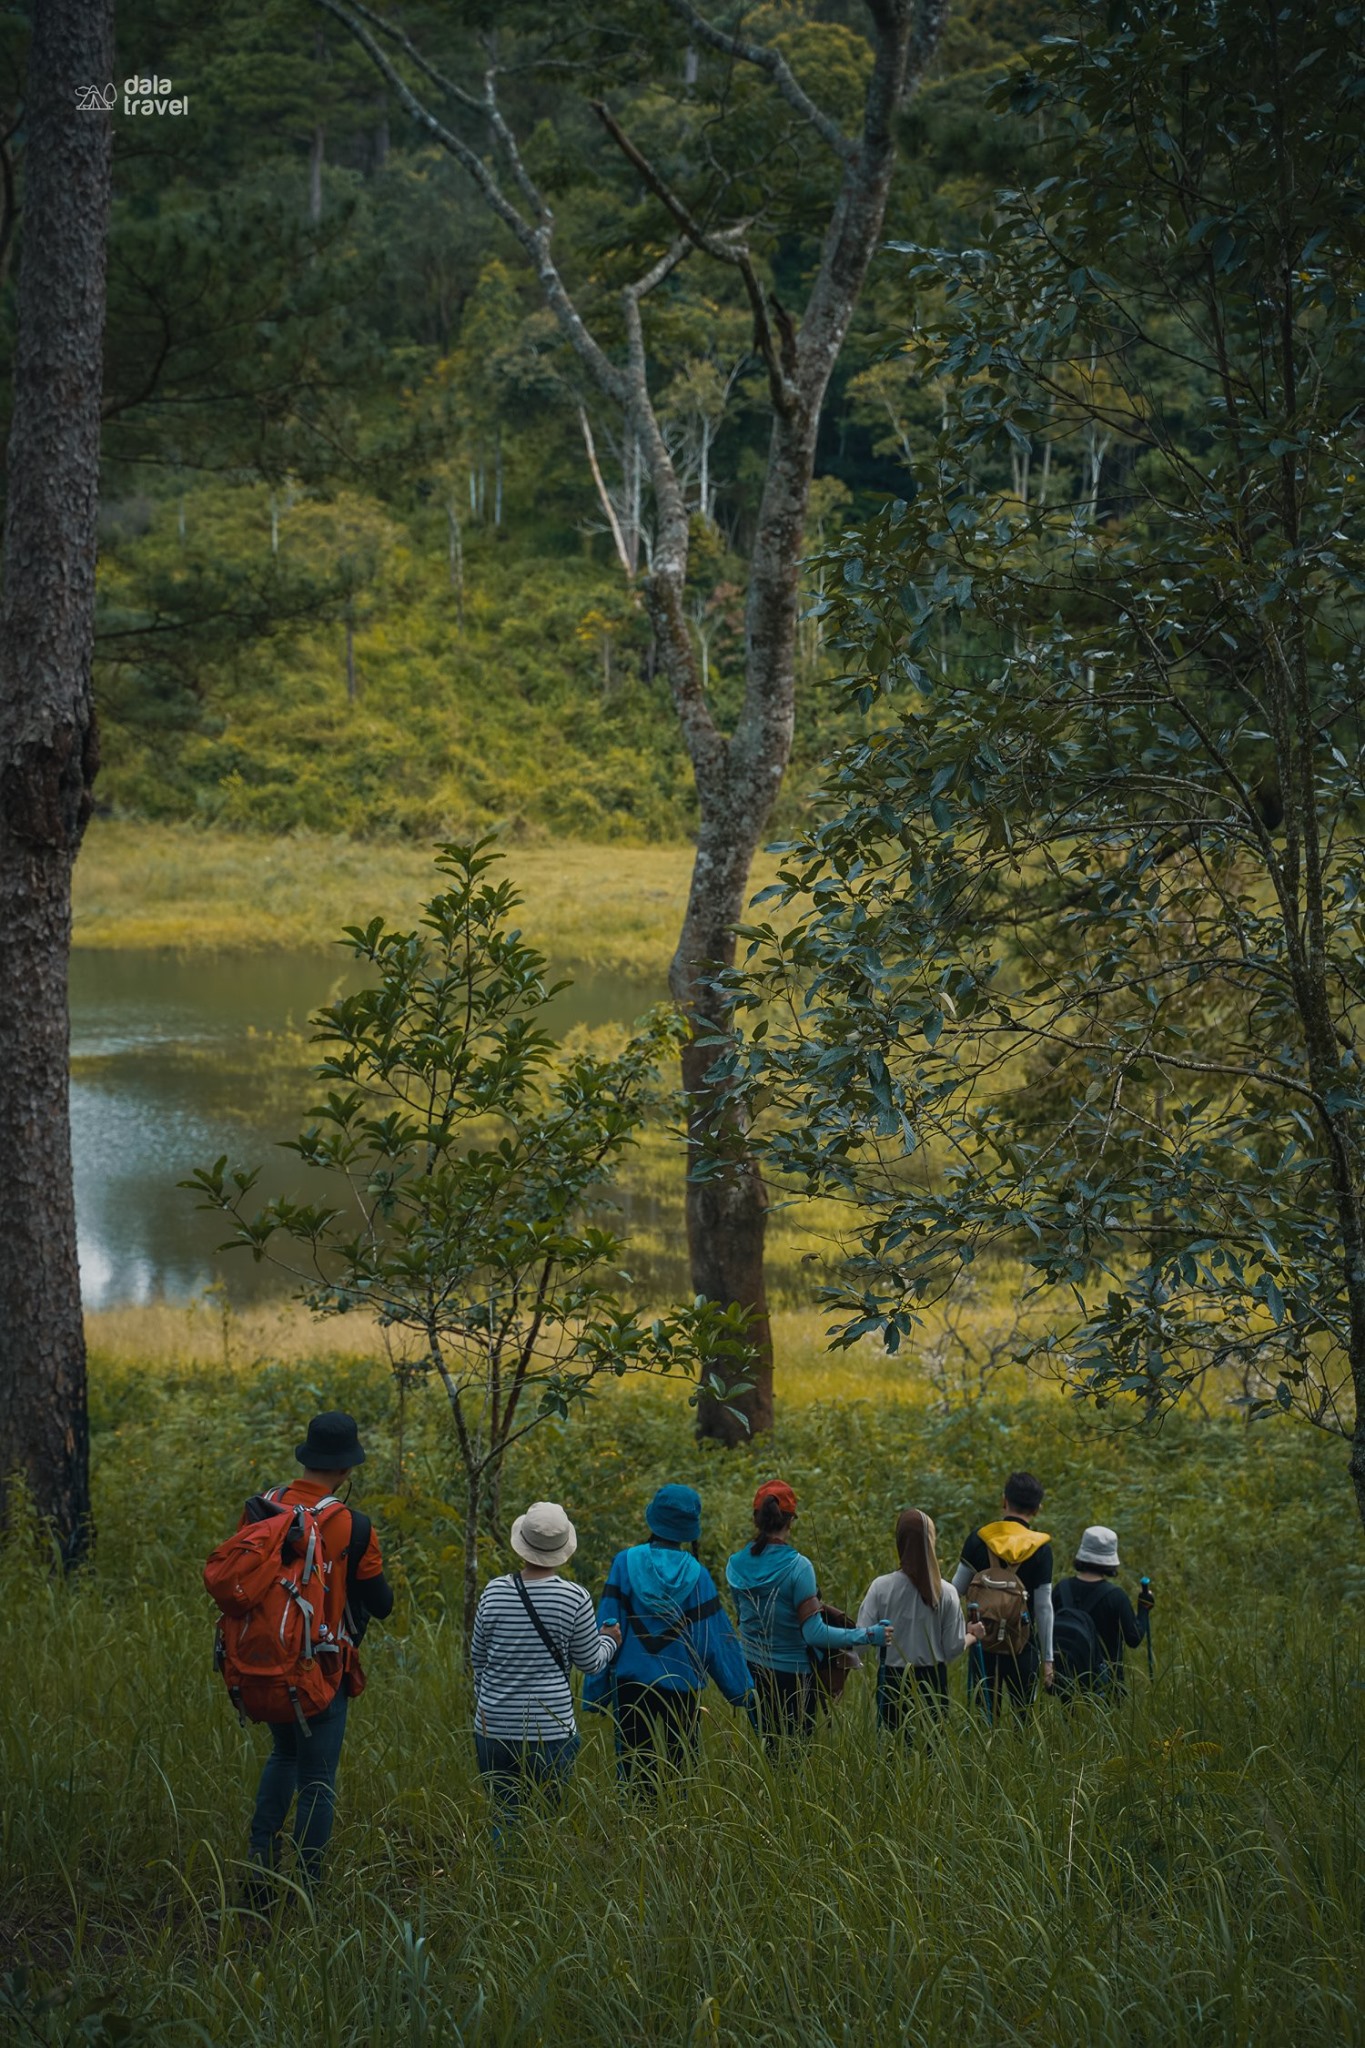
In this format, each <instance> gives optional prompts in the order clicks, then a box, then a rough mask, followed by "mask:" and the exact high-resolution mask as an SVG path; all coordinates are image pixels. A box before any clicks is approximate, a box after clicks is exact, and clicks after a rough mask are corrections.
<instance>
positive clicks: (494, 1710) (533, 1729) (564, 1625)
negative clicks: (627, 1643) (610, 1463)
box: [470, 1500, 621, 1820]
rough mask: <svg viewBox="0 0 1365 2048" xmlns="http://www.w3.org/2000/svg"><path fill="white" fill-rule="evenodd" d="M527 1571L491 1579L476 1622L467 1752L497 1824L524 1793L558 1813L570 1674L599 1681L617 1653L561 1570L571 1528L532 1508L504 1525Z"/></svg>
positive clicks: (581, 1592) (573, 1738)
mask: <svg viewBox="0 0 1365 2048" xmlns="http://www.w3.org/2000/svg"><path fill="white" fill-rule="evenodd" d="M511 1543H512V1548H513V1550H515V1551H516V1553H517V1556H518V1557H520V1558H523V1559H524V1560H525V1563H524V1565H523V1567H522V1569H521V1571H519V1572H507V1573H504V1574H503V1576H502V1577H501V1578H496V1579H490V1580H489V1582H488V1584H487V1585H486V1586H485V1587H484V1589H483V1592H482V1594H481V1595H480V1597H479V1606H478V1612H477V1613H476V1615H475V1617H474V1641H473V1645H472V1648H471V1651H470V1661H471V1663H472V1665H473V1667H474V1707H475V1728H474V1748H475V1753H476V1755H477V1757H478V1764H479V1770H480V1771H481V1773H482V1774H483V1777H484V1779H485V1781H486V1782H487V1785H488V1790H489V1793H490V1795H491V1797H492V1800H493V1805H494V1808H495V1811H496V1813H497V1815H498V1818H499V1819H500V1820H513V1819H515V1818H516V1814H517V1811H518V1809H519V1807H520V1804H521V1800H522V1797H523V1795H524V1793H525V1791H526V1790H527V1787H528V1786H530V1785H542V1786H543V1787H544V1788H545V1792H546V1795H547V1797H548V1798H549V1799H550V1800H551V1801H552V1802H553V1803H555V1804H557V1803H558V1801H559V1799H560V1796H561V1794H562V1792H563V1789H564V1785H565V1783H566V1781H567V1779H568V1777H569V1775H570V1773H571V1772H572V1770H573V1765H574V1758H575V1757H576V1756H577V1754H578V1728H577V1725H576V1723H575V1721H574V1711H573V1694H572V1693H571V1692H570V1690H569V1672H570V1670H571V1668H572V1667H573V1666H575V1665H576V1666H577V1667H578V1669H579V1670H580V1671H587V1672H594V1671H603V1670H605V1669H606V1667H607V1665H608V1664H610V1662H611V1660H612V1658H613V1657H614V1656H615V1655H616V1652H617V1650H618V1649H619V1648H620V1646H621V1631H620V1630H619V1629H618V1628H604V1629H599V1628H598V1626H597V1622H596V1620H595V1618H594V1615H593V1601H592V1595H591V1594H590V1593H589V1592H588V1591H587V1589H586V1588H585V1587H583V1586H576V1585H574V1583H573V1581H572V1580H571V1579H561V1578H560V1576H559V1569H558V1568H559V1566H560V1565H562V1564H567V1563H568V1561H569V1559H570V1558H571V1557H572V1556H573V1554H574V1551H575V1550H576V1549H577V1548H578V1537H577V1536H576V1534H575V1533H574V1526H573V1523H572V1522H571V1521H570V1520H569V1518H568V1516H567V1515H566V1514H565V1512H564V1510H563V1508H562V1507H560V1506H559V1505H558V1504H557V1503H556V1502H554V1501H548V1500H538V1501H536V1502H534V1503H533V1504H532V1506H530V1507H529V1508H528V1509H527V1510H526V1513H525V1514H524V1515H518V1517H517V1519H516V1521H515V1522H514V1523H513V1524H512V1536H511Z"/></svg>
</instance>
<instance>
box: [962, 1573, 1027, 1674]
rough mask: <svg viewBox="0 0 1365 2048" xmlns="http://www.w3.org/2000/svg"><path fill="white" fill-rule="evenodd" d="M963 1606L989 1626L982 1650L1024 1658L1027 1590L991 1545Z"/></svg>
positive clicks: (968, 1589)
mask: <svg viewBox="0 0 1365 2048" xmlns="http://www.w3.org/2000/svg"><path fill="white" fill-rule="evenodd" d="M963 1606H964V1608H965V1609H966V1611H967V1613H968V1615H969V1616H970V1614H971V1610H972V1608H973V1607H975V1608H976V1619H977V1620H978V1621H981V1622H984V1623H985V1626H986V1634H985V1639H984V1641H983V1642H982V1645H981V1647H982V1649H983V1650H984V1651H985V1652H986V1655H987V1656H988V1657H1022V1656H1023V1654H1024V1652H1025V1650H1026V1649H1027V1648H1028V1643H1029V1636H1030V1633H1031V1630H1030V1625H1029V1618H1028V1591H1027V1588H1026V1587H1025V1585H1024V1582H1023V1580H1022V1579H1021V1578H1020V1576H1019V1574H1018V1572H1016V1571H1015V1569H1014V1567H1013V1565H1008V1564H1002V1563H1001V1561H1000V1559H999V1558H998V1557H997V1556H996V1554H995V1552H994V1551H993V1550H991V1549H990V1548H989V1547H988V1548H987V1551H986V1563H985V1565H984V1567H983V1568H982V1570H981V1571H979V1572H974V1573H973V1574H972V1582H971V1584H970V1585H969V1586H968V1588H967V1591H966V1595H965V1597H964V1600H963Z"/></svg>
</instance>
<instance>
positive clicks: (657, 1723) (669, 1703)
mask: <svg viewBox="0 0 1365 2048" xmlns="http://www.w3.org/2000/svg"><path fill="white" fill-rule="evenodd" d="M612 1690H613V1692H614V1694H615V1701H616V1774H617V1776H618V1777H619V1778H620V1780H621V1783H622V1784H623V1785H634V1784H638V1783H641V1782H643V1783H644V1785H645V1788H646V1789H648V1790H657V1788H658V1782H659V1775H660V1771H661V1770H662V1769H663V1768H665V1767H667V1768H668V1769H670V1770H674V1771H679V1770H685V1769H686V1768H687V1767H688V1766H689V1765H690V1764H694V1763H695V1762H696V1760H697V1748H698V1744H699V1743H700V1740H701V1694H700V1692H691V1691H687V1692H684V1691H682V1690H680V1689H677V1688H674V1687H668V1686H661V1685H642V1684H641V1683H640V1682H639V1681H638V1679H632V1678H618V1679H617V1680H616V1682H615V1684H614V1686H613V1688H612Z"/></svg>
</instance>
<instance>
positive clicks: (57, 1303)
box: [0, 0, 114, 1562]
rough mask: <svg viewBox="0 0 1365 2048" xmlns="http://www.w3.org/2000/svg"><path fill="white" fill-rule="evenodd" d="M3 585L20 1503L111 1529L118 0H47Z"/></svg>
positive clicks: (31, 86)
mask: <svg viewBox="0 0 1365 2048" xmlns="http://www.w3.org/2000/svg"><path fill="white" fill-rule="evenodd" d="M32 20H33V41H32V46H31V50H30V54H29V64H28V86H27V109H28V112H27V138H26V167H25V169H26V175H25V191H24V226H23V233H22V247H21V251H20V258H19V278H18V336H17V342H16V347H15V358H14V412H13V417H12V420H11V425H10V435H9V445H8V450H7V457H6V464H7V499H6V506H5V528H4V565H3V577H2V579H0V1156H3V1158H4V1161H5V1172H4V1174H3V1176H0V1512H4V1511H6V1510H7V1507H8V1502H9V1498H10V1496H11V1493H12V1486H13V1480H14V1476H15V1475H16V1474H17V1475H19V1477H20V1479H21V1480H22V1482H23V1483H24V1484H25V1485H26V1487H27V1491H28V1493H29V1495H30V1496H31V1498H32V1500H33V1502H34V1504H35V1505H36V1507H37V1508H38V1510H39V1512H40V1513H41V1514H43V1515H44V1516H46V1517H47V1518H49V1520H50V1524H51V1527H52V1529H53V1532H54V1535H55V1537H56V1540H57V1542H58V1544H59V1545H60V1548H61V1552H62V1556H63V1558H64V1559H65V1560H66V1561H67V1562H73V1561H75V1560H76V1559H77V1558H78V1557H79V1556H80V1555H81V1554H82V1552H83V1551H84V1549H85V1547H86V1546H87V1544H88V1542H89V1540H90V1535H91V1524H90V1488H89V1430H88V1423H87V1416H86V1389H85V1338H84V1332H83V1328H82V1321H81V1294H80V1272H79V1268H78V1265H77V1258H76V1215H75V1202H74V1198H73V1192H72V1179H71V1130H70V1121H69V1111H68V1052H69V1037H70V1030H69V1022H68V1010H67V956H68V951H69V946H70V937H71V870H72V866H73V863H74V861H75V858H76V853H77V850H78V848H79V846H80V842H81V835H82V833H83V832H84V830H85V825H86V821H87V819H88V817H89V814H90V807H91V786H92V783H93V780H94V775H95V768H96V763H97V741H96V729H95V715H94V706H93V701H92V696H91V684H90V655H91V644H92V638H93V630H94V603H95V548H96V512H97V507H98V498H99V417H100V397H101V383H102V363H101V350H102V343H103V333H104V309H105V245H106V237H107V231H108V219H109V195H110V158H111V143H112V127H111V121H110V116H109V114H108V113H107V112H104V111H94V112H84V111H82V112H77V111H76V88H77V87H78V86H80V85H82V84H87V83H92V84H93V83H99V84H102V83H103V82H104V80H106V79H107V78H109V77H110V76H111V75H112V73H113V67H114V54H113V8H112V5H111V4H110V0H36V4H35V6H34V8H33V15H32Z"/></svg>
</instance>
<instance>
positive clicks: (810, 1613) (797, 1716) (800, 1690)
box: [725, 1479, 890, 1743]
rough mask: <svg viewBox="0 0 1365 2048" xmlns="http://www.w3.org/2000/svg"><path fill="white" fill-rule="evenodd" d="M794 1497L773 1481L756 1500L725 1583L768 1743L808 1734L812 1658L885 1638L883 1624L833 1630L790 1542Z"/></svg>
mask: <svg viewBox="0 0 1365 2048" xmlns="http://www.w3.org/2000/svg"><path fill="white" fill-rule="evenodd" d="M795 1519H796V1495H795V1494H794V1493H793V1492H792V1489H791V1488H790V1486H788V1485H787V1483H786V1481H785V1480H783V1479H770V1480H769V1481H768V1482H767V1484H766V1485H764V1486H760V1487H759V1489H758V1492H757V1493H756V1494H755V1495H754V1540H753V1542H752V1543H746V1544H745V1546H744V1548H743V1549H742V1550H737V1551H736V1552H735V1554H734V1556H733V1557H732V1558H731V1559H730V1561H729V1563H728V1564H727V1565H726V1567H725V1581H726V1584H727V1585H728V1586H729V1587H730V1589H731V1591H732V1592H733V1593H734V1596H735V1601H736V1604H737V1606H738V1609H739V1639H740V1645H741V1647H742V1648H743V1651H744V1657H745V1662H746V1663H747V1664H748V1666H749V1669H750V1671H752V1673H753V1676H754V1686H755V1690H756V1701H755V1708H754V1715H755V1726H756V1727H757V1728H758V1730H759V1733H760V1734H761V1735H762V1736H763V1738H764V1740H765V1741H767V1742H768V1743H772V1742H774V1741H775V1740H777V1739H778V1738H780V1737H781V1736H783V1735H797V1734H806V1733H808V1732H809V1730H810V1728H811V1726H812V1724H813V1722H814V1718H815V1688H814V1683H813V1676H812V1670H811V1659H812V1656H813V1654H814V1653H816V1652H818V1651H820V1650H851V1649H855V1648H859V1649H861V1648H863V1647H865V1646H868V1645H871V1646H873V1647H875V1648H878V1649H880V1648H881V1647H882V1645H883V1644H885V1643H886V1642H888V1641H889V1640H890V1629H889V1628H888V1626H887V1624H886V1623H885V1622H884V1621H877V1622H873V1623H872V1624H871V1625H870V1626H868V1627H865V1628H834V1627H832V1626H831V1625H830V1623H829V1622H827V1621H826V1620H825V1619H824V1618H823V1616H822V1615H821V1613H820V1594H819V1591H818V1589H817V1587H816V1583H815V1566H814V1565H813V1564H812V1563H811V1561H810V1559H809V1558H808V1557H803V1556H802V1555H801V1553H800V1551H799V1550H797V1549H795V1548H794V1547H793V1544H792V1541H791V1528H792V1523H793V1522H794V1520H795Z"/></svg>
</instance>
